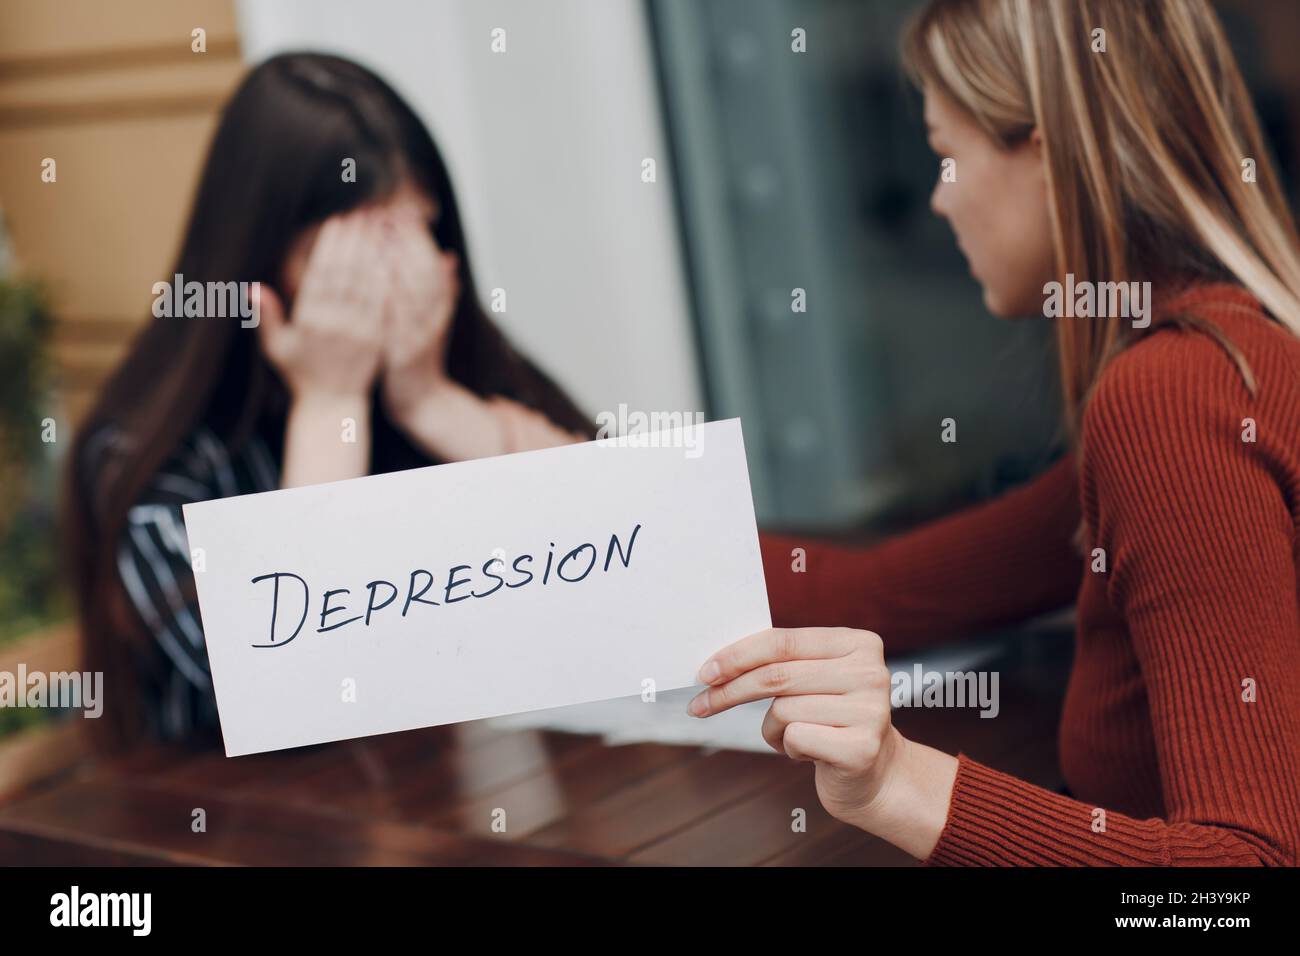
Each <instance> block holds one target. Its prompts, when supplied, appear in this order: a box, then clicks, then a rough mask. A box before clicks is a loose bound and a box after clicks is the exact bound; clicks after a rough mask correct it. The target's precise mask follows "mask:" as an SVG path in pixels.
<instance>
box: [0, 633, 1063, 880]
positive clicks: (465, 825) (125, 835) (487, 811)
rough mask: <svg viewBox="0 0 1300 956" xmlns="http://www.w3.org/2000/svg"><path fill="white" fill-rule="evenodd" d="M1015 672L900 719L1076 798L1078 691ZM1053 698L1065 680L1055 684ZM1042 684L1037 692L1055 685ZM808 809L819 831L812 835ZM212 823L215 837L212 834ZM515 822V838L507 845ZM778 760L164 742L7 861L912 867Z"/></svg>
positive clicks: (414, 736)
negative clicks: (1064, 720) (796, 823)
mask: <svg viewBox="0 0 1300 956" xmlns="http://www.w3.org/2000/svg"><path fill="white" fill-rule="evenodd" d="M994 666H995V667H997V669H999V670H1000V672H1001V713H1000V715H999V716H998V717H997V718H996V719H991V720H990V719H981V718H980V717H979V714H978V712H977V711H975V710H910V709H909V710H896V711H895V720H896V723H897V724H898V726H899V728H900V730H902V732H903V733H904V734H906V735H907V736H909V737H911V738H913V739H916V740H920V741H922V742H924V743H929V744H932V745H934V746H937V747H940V748H942V749H944V750H946V751H948V752H950V753H956V752H958V751H959V750H961V751H965V752H966V753H968V754H970V755H971V756H972V757H974V758H975V759H978V760H982V761H984V762H986V763H989V764H991V765H993V766H995V767H998V768H999V769H1004V770H1007V771H1009V772H1012V773H1016V774H1018V775H1021V776H1023V777H1026V778H1027V779H1030V780H1032V781H1033V782H1035V783H1038V784H1041V785H1044V786H1048V787H1052V788H1057V787H1059V786H1060V783H1061V781H1060V778H1059V772H1058V770H1057V763H1056V746H1055V734H1056V727H1057V717H1058V712H1059V704H1060V701H1059V696H1058V695H1057V694H1056V693H1055V692H1044V691H1043V690H1042V689H1041V688H1042V685H1043V683H1044V682H1043V681H1042V680H1041V675H1040V674H1038V673H1037V668H1038V667H1039V665H1038V664H1035V663H1031V662H1029V661H1026V660H1025V659H1023V656H1021V657H1018V658H1016V659H1014V660H1011V661H1010V662H1003V663H1002V664H1000V665H994ZM1048 683H1049V684H1050V682H1048ZM1036 688H1037V689H1036ZM796 808H802V809H803V810H805V811H806V813H807V817H806V821H807V822H806V831H805V832H796V831H795V829H794V828H792V826H791V823H792V813H793V811H795V810H796ZM196 809H201V810H202V811H204V814H205V815H206V832H199V833H196V832H193V830H192V821H193V819H194V817H195V811H196ZM500 811H504V822H505V829H504V832H495V831H494V830H493V822H494V820H499V819H500V817H501V813H500ZM913 862H914V861H912V860H911V858H910V857H907V856H906V855H905V854H903V853H902V852H900V851H898V850H896V849H895V848H893V847H892V846H890V845H889V844H886V843H884V842H883V841H881V840H878V839H876V838H874V837H871V836H868V835H867V834H865V833H863V832H862V831H859V830H856V829H854V828H852V827H848V826H845V825H843V824H841V823H838V822H837V821H835V820H834V819H832V818H831V817H829V816H828V815H827V814H826V813H825V812H824V811H823V810H822V809H821V805H820V804H819V803H818V800H817V795H816V791H815V788H814V785H813V768H812V766H811V765H809V764H797V763H794V762H792V761H790V760H787V759H785V758H784V757H781V756H778V755H776V754H760V753H748V752H740V751H727V750H717V751H711V752H710V751H705V750H702V749H700V748H697V747H680V746H670V745H666V744H628V745H623V746H607V745H605V744H604V743H603V742H602V741H601V739H600V738H599V737H593V736H585V735H578V734H569V733H559V732H554V731H537V730H510V731H503V730H499V729H495V728H493V727H490V726H488V725H487V724H486V723H484V722H482V721H479V722H473V723H466V724H459V725H453V726H447V727H435V728H430V729H426V730H417V731H409V732H406V733H400V734H390V735H386V736H382V737H371V738H365V739H361V740H353V741H346V742H342V743H337V744H328V745H322V746H318V747H310V748H302V749H298V750H293V751H282V752H279V753H273V754H263V755H257V756H249V757H237V758H234V759H228V758H226V757H225V756H224V755H223V754H222V753H220V752H219V751H213V750H211V749H206V750H203V749H193V748H180V747H153V748H146V749H141V750H139V751H136V752H134V753H131V754H129V755H127V756H125V757H119V758H116V759H113V760H95V761H90V762H87V763H85V764H83V765H82V766H80V767H78V768H77V769H75V770H74V771H72V772H70V773H68V774H65V775H63V776H62V777H61V778H59V779H56V780H54V781H52V782H49V783H48V784H47V785H46V786H44V787H43V788H41V789H39V790H37V791H35V792H31V793H27V794H24V795H22V796H21V797H19V798H17V799H15V800H12V801H10V802H8V803H7V804H4V805H2V806H0V863H4V864H16V863H30V864H64V865H100V864H127V865H130V864H158V863H174V864H200V865H203V864H206V865H221V864H254V865H260V864H279V865H313V866H314V865H336V864H337V865H458V864H488V865H556V864H558V865H588V864H607V863H634V864H641V863H644V864H682V865H747V864H764V865H909V864H912V863H913Z"/></svg>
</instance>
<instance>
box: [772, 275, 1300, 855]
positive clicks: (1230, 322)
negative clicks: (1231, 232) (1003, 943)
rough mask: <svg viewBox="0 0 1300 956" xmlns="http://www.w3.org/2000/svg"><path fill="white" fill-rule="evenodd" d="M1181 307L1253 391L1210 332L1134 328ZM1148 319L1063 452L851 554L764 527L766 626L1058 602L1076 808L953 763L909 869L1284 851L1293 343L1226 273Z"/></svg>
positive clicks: (876, 626) (1288, 828)
mask: <svg viewBox="0 0 1300 956" xmlns="http://www.w3.org/2000/svg"><path fill="white" fill-rule="evenodd" d="M1189 313H1190V314H1191V315H1194V316H1197V317H1200V318H1203V319H1205V320H1208V321H1210V322H1213V323H1214V324H1215V325H1217V326H1218V327H1219V328H1220V329H1221V330H1222V331H1223V333H1224V334H1225V335H1226V336H1227V337H1228V338H1229V339H1230V340H1231V341H1232V342H1233V343H1234V344H1235V345H1236V346H1237V347H1238V348H1239V349H1240V350H1241V351H1242V353H1244V355H1245V357H1246V359H1247V362H1248V363H1249V367H1250V369H1251V371H1253V373H1254V375H1255V377H1256V380H1257V383H1258V390H1257V394H1256V396H1255V397H1254V398H1252V397H1251V395H1250V394H1249V392H1248V391H1247V389H1246V387H1245V385H1244V383H1243V379H1242V378H1241V376H1240V375H1239V373H1238V372H1237V370H1236V367H1235V366H1234V364H1233V363H1232V361H1231V360H1230V358H1229V357H1228V354H1227V353H1226V352H1225V351H1224V350H1223V349H1222V348H1221V347H1220V345H1219V344H1217V343H1216V342H1215V341H1214V339H1213V338H1212V337H1211V336H1210V335H1208V334H1206V333H1204V332H1201V331H1187V330H1186V329H1183V328H1175V327H1168V326H1166V327H1164V328H1156V325H1158V324H1159V320H1160V319H1161V318H1162V317H1166V316H1171V315H1175V314H1183V315H1186V314H1189ZM1156 318H1157V321H1156V322H1155V323H1153V327H1152V330H1151V331H1150V332H1149V333H1148V334H1147V335H1145V336H1144V337H1143V338H1142V339H1141V340H1140V341H1139V342H1137V343H1136V344H1134V345H1133V346H1131V347H1130V348H1128V349H1127V350H1126V351H1125V352H1123V353H1122V354H1120V355H1119V356H1118V357H1117V358H1116V359H1115V360H1114V361H1113V362H1111V363H1110V364H1109V365H1108V366H1107V367H1106V369H1105V370H1104V372H1103V373H1102V376H1101V379H1100V381H1099V382H1098V384H1097V387H1096V389H1095V391H1094V393H1093V396H1092V398H1091V400H1090V402H1089V403H1088V407H1087V410H1086V412H1085V415H1084V420H1083V426H1082V434H1081V441H1080V444H1079V452H1078V457H1077V460H1075V459H1067V460H1066V461H1063V462H1062V463H1060V464H1059V465H1057V466H1056V467H1055V468H1053V469H1051V470H1050V471H1048V472H1047V473H1045V474H1044V475H1042V476H1041V477H1039V478H1038V479H1037V480H1036V481H1034V482H1032V483H1031V484H1029V485H1026V486H1024V487H1022V488H1020V489H1018V490H1016V491H1013V492H1011V493H1010V494H1007V495H1005V496H1004V497H1002V498H1000V499H998V500H996V501H993V502H991V503H988V504H985V505H982V506H980V507H977V508H974V509H971V510H969V511H966V512H963V513H960V514H958V515H955V516H953V517H950V518H947V519H945V520H942V521H939V522H937V523H935V524H931V525H928V526H926V527H923V528H921V529H919V530H917V531H914V532H911V533H909V534H906V535H903V536H901V537H899V538H896V539H894V540H892V541H889V542H887V543H885V544H883V545H881V546H879V547H875V548H871V549H867V550H853V549H848V548H843V547H835V546H829V545H818V544H816V543H815V542H809V541H808V540H807V539H804V538H798V537H793V536H788V535H764V536H763V538H762V547H763V557H764V565H765V570H766V573H767V582H768V590H769V595H770V598H771V604H772V617H773V620H774V622H775V623H776V624H777V625H778V626H807V625H842V626H853V627H861V628H868V629H870V630H873V631H876V632H877V633H879V634H880V635H881V636H882V637H883V638H884V641H885V647H886V651H887V652H889V653H894V654H896V653H899V652H906V651H910V650H913V649H915V648H917V647H919V646H921V645H922V644H924V643H925V642H926V640H927V639H928V638H929V637H931V636H941V635H944V634H948V635H951V634H953V633H955V632H960V631H962V630H966V631H970V630H973V629H977V628H981V627H991V626H994V625H998V624H1004V623H1009V622H1012V621H1015V620H1019V619H1023V618H1025V617H1028V616H1032V615H1033V614H1036V613H1040V612H1044V611H1048V610H1052V609H1055V608H1059V607H1062V606H1065V605H1067V604H1069V603H1070V602H1071V601H1072V600H1077V617H1078V629H1077V634H1076V638H1075V660H1074V665H1073V670H1072V672H1071V676H1070V683H1069V688H1068V691H1067V693H1066V698H1065V704H1064V708H1063V712H1062V720H1061V727H1060V737H1059V744H1060V756H1061V763H1062V771H1063V775H1064V777H1065V779H1066V781H1067V783H1068V784H1069V787H1070V790H1071V792H1072V793H1073V794H1074V795H1075V797H1076V798H1077V799H1070V798H1068V797H1065V796H1062V795H1060V794H1057V793H1053V792H1051V791H1048V790H1045V789H1043V788H1041V787H1036V786H1033V785H1031V784H1028V783H1026V782H1024V781H1022V780H1019V779H1017V778H1015V777H1012V776H1010V775H1008V774H1005V773H1002V772H1000V771H998V770H995V769H993V768H992V767H988V766H985V765H983V764H981V763H979V762H977V761H974V760H972V759H970V758H969V757H967V756H966V755H965V754H958V771H957V779H956V785H955V787H954V790H953V794H952V803H951V805H950V807H949V811H948V820H947V823H946V825H945V826H944V828H943V832H942V834H941V836H940V838H939V843H938V845H937V846H936V847H935V849H934V851H933V853H932V854H931V855H930V857H929V859H928V860H927V861H926V862H927V863H931V864H994V865H1015V864H1049V865H1069V864H1136V865H1143V864H1147V865H1162V864H1194V865H1195V864H1201V865H1240V864H1261V863H1262V864H1284V865H1295V864H1296V863H1297V858H1298V855H1300V689H1297V681H1300V585H1298V582H1300V338H1296V337H1295V336H1293V335H1291V334H1290V333H1288V332H1287V331H1286V330H1284V329H1283V328H1281V327H1280V326H1279V325H1277V324H1276V323H1274V322H1271V321H1270V320H1268V319H1267V318H1266V317H1265V316H1264V314H1263V312H1262V310H1261V309H1260V307H1259V305H1258V303H1257V302H1256V301H1255V300H1254V299H1253V298H1252V297H1251V296H1250V295H1248V294H1247V293H1245V292H1244V291H1242V290H1240V289H1238V288H1235V287H1232V286H1226V285H1213V286H1207V285H1202V286H1197V287H1193V288H1191V289H1190V290H1186V291H1184V292H1181V293H1179V294H1177V295H1175V296H1173V297H1171V298H1169V299H1168V300H1167V302H1166V303H1165V304H1164V305H1162V306H1159V311H1158V313H1157V317H1156ZM1062 321H1087V320H1085V319H1067V320H1062ZM1244 419H1251V420H1253V422H1254V432H1253V438H1254V441H1253V442H1251V441H1246V440H1244V438H1250V437H1252V436H1251V434H1250V433H1249V432H1247V429H1249V428H1250V423H1249V422H1246V423H1245V424H1243V420H1244ZM1243 434H1244V437H1243ZM1076 465H1077V467H1076ZM1080 517H1082V519H1083V522H1084V529H1085V538H1086V552H1087V555H1088V561H1086V562H1085V561H1084V560H1083V558H1082V557H1081V556H1080V553H1079V551H1078V549H1077V548H1076V547H1074V546H1073V545H1072V544H1071V538H1072V535H1073V533H1074V531H1075V529H1076V528H1077V527H1078V524H1079V520H1080ZM795 547H802V548H804V549H805V550H806V552H807V559H806V568H807V570H806V571H804V572H802V573H796V572H794V571H792V561H791V550H792V549H793V548H795ZM1095 548H1101V549H1104V552H1105V559H1106V560H1105V571H1104V572H1101V571H1097V572H1094V571H1093V570H1092V568H1091V566H1092V563H1093V562H1092V555H1093V549H1095ZM1080 581H1082V584H1080ZM1247 682H1253V683H1250V684H1248V683H1247ZM1248 686H1253V688H1254V694H1255V699H1254V701H1253V702H1247V701H1245V700H1244V699H1243V696H1246V695H1247V691H1246V688H1247V687H1248ZM1095 809H1103V810H1104V811H1105V817H1104V825H1105V829H1104V831H1099V832H1095V831H1094V825H1095V824H1094V819H1095V818H1094V810H1095Z"/></svg>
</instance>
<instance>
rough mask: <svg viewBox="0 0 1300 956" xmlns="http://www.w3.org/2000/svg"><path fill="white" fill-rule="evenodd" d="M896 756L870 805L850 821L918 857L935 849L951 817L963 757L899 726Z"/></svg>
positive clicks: (920, 857) (894, 732) (895, 730)
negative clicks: (915, 738) (910, 736)
mask: <svg viewBox="0 0 1300 956" xmlns="http://www.w3.org/2000/svg"><path fill="white" fill-rule="evenodd" d="M890 733H891V734H893V735H895V737H896V740H895V746H894V747H893V752H894V758H893V760H892V761H891V763H890V766H889V768H888V769H887V770H886V772H885V777H884V779H883V780H882V781H881V784H880V788H879V790H878V791H877V792H876V795H875V797H874V798H873V799H872V800H871V802H870V803H869V804H867V805H866V806H864V807H863V808H862V809H861V810H859V811H856V812H855V813H853V814H851V815H850V818H848V819H846V820H845V821H844V822H846V823H851V824H852V825H854V826H856V827H859V828H861V829H863V830H866V831H867V832H868V833H871V834H874V835H875V836H878V837H880V838H881V839H882V840H888V841H889V842H890V843H892V844H894V845H895V846H897V847H899V848H900V849H902V850H905V851H907V852H908V853H910V854H911V855H912V856H914V857H916V858H917V859H918V860H924V859H925V858H926V857H928V856H929V855H930V854H931V852H933V850H934V848H935V845H936V844H937V843H938V842H939V837H940V835H941V834H942V833H943V828H944V826H945V825H946V824H947V822H948V807H949V804H950V803H951V802H952V791H953V785H954V783H955V782H956V779H957V758H956V757H954V756H952V755H951V754H946V753H944V752H943V751H941V750H936V749H935V748H933V747H928V746H926V745H925V744H920V743H917V742H916V741H913V740H908V739H907V738H906V737H904V736H903V735H902V734H901V733H899V732H898V730H897V729H896V728H894V727H891V728H890Z"/></svg>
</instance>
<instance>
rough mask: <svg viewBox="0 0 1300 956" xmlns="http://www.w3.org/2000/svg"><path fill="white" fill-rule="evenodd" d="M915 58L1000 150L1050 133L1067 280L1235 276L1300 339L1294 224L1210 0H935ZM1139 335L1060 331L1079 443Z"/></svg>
mask: <svg viewBox="0 0 1300 956" xmlns="http://www.w3.org/2000/svg"><path fill="white" fill-rule="evenodd" d="M1098 30H1100V31H1103V32H1101V33H1098V32H1096V31H1098ZM1103 44H1104V52H1102V51H1101V50H1102V45H1103ZM902 50H903V62H904V66H905V68H906V69H907V71H908V73H909V74H910V75H911V77H912V78H913V80H914V81H915V82H916V83H917V84H918V85H919V86H921V87H922V88H933V89H935V90H937V91H938V92H939V93H941V94H942V95H944V96H946V97H947V98H948V99H949V100H951V101H952V102H953V103H955V104H957V105H958V106H959V107H961V108H962V109H964V110H966V111H967V112H968V113H969V114H970V115H971V116H972V117H973V118H974V119H975V120H976V121H977V122H978V123H979V124H980V125H981V126H982V127H983V129H984V130H985V131H986V132H987V133H989V134H990V135H991V136H992V137H993V139H994V141H995V142H997V143H998V144H1000V145H1001V146H1003V147H1007V148H1009V147H1012V146H1014V145H1016V144H1017V143H1019V142H1021V141H1023V139H1024V138H1025V137H1027V136H1028V135H1029V133H1030V132H1031V131H1032V130H1034V129H1038V130H1039V132H1040V134H1041V136H1042V139H1043V148H1044V162H1045V167H1046V174H1047V182H1048V195H1049V202H1050V211H1051V219H1052V230H1053V244H1054V247H1055V257H1056V270H1057V272H1058V279H1060V280H1061V281H1064V278H1065V275H1066V274H1067V273H1073V274H1074V276H1075V280H1076V282H1078V281H1084V280H1087V281H1092V282H1107V281H1110V282H1113V281H1122V282H1130V281H1144V280H1145V281H1151V282H1152V285H1153V287H1155V286H1159V285H1160V284H1161V283H1173V282H1177V281H1180V280H1183V279H1189V278H1195V277H1202V278H1211V279H1223V280H1228V281H1235V282H1238V283H1240V284H1241V285H1242V286H1244V287H1245V288H1246V289H1247V290H1248V291H1249V292H1251V293H1252V294H1253V295H1254V296H1255V297H1256V298H1257V299H1258V300H1259V301H1260V303H1261V304H1262V305H1263V306H1264V308H1265V309H1266V310H1267V311H1268V312H1269V313H1270V315H1271V317H1272V318H1273V319H1274V320H1276V321H1277V322H1279V323H1281V324H1282V325H1284V326H1286V327H1287V328H1289V329H1290V330H1291V331H1292V332H1294V333H1296V334H1297V335H1300V241H1298V240H1297V236H1296V227H1295V222H1294V220H1293V219H1292V217H1291V213H1290V210H1289V209H1288V207H1287V202H1286V198H1285V195H1284V193H1283V192H1282V189H1281V187H1280V186H1279V183H1278V178H1277V174H1276V173H1275V171H1274V169H1273V164H1272V162H1271V160H1270V159H1269V156H1268V152H1267V148H1266V146H1265V143H1264V139H1263V136H1262V135H1261V134H1260V129H1259V122H1258V120H1257V119H1256V117H1255V110H1254V107H1253V106H1252V104H1251V101H1250V97H1249V95H1248V94H1247V92H1246V87H1245V84H1244V83H1243V81H1242V78H1241V73H1240V71H1239V70H1238V68H1237V64H1236V61H1235V59H1234V58H1233V55H1232V50H1231V49H1230V48H1229V46H1228V43H1227V40H1226V39H1225V37H1224V35H1223V30H1222V27H1221V26H1220V24H1219V20H1218V17H1217V16H1216V15H1215V13H1214V11H1213V10H1212V9H1211V7H1210V5H1209V3H1208V2H1207V0H1141V2H1135V0H931V2H930V3H929V4H928V5H927V6H925V7H924V8H923V9H922V10H921V11H920V13H919V14H918V15H917V16H916V17H915V18H914V19H913V20H912V21H911V22H910V24H909V25H908V27H907V29H906V31H905V33H904V36H903V46H902ZM1248 160H1250V161H1253V165H1254V172H1255V177H1254V179H1255V181H1254V182H1248V181H1246V180H1247V177H1246V176H1245V175H1243V169H1245V168H1246V167H1247V166H1248V165H1249V164H1248V163H1247V161H1248ZM1194 324H1198V325H1200V324H1202V323H1199V322H1195V323H1194ZM1207 331H1210V332H1211V334H1214V335H1215V337H1216V339H1217V340H1218V341H1219V342H1220V344H1221V345H1223V346H1224V348H1225V349H1227V350H1228V351H1229V353H1230V354H1231V355H1232V356H1233V358H1234V359H1235V360H1236V361H1237V362H1238V367H1239V368H1241V370H1242V373H1243V376H1244V377H1245V380H1246V384H1247V387H1248V388H1250V389H1251V390H1252V391H1253V389H1254V383H1253V378H1252V376H1251V373H1250V370H1249V368H1248V367H1247V366H1246V365H1245V361H1244V359H1243V358H1242V357H1241V355H1240V353H1239V352H1237V351H1236V349H1235V348H1234V347H1233V345H1232V343H1231V342H1228V341H1227V340H1226V339H1225V338H1223V336H1222V334H1221V333H1219V332H1218V330H1217V329H1214V328H1213V327H1210V328H1208V329H1207ZM1135 334H1138V333H1135V332H1134V331H1133V329H1132V327H1131V324H1129V323H1126V322H1123V321H1121V320H1119V319H1116V318H1112V319H1109V320H1097V321H1092V322H1061V323H1058V325H1057V344H1058V352H1059V358H1060V367H1061V386H1062V389H1063V392H1064V399H1065V410H1066V419H1067V422H1068V424H1069V425H1070V426H1071V430H1072V431H1076V432H1077V427H1078V423H1079V420H1080V417H1081V415H1082V410H1083V406H1084V404H1085V403H1086V400H1087V396H1088V394H1089V391H1090V389H1091V387H1092V385H1093V384H1094V383H1095V382H1096V380H1097V377H1098V376H1099V374H1100V372H1101V369H1102V368H1103V366H1104V365H1105V363H1106V362H1107V361H1108V360H1109V359H1110V358H1111V357H1112V356H1113V355H1114V354H1115V353H1116V352H1118V351H1120V350H1121V349H1122V348H1124V347H1125V345H1127V344H1128V343H1129V342H1130V341H1131V340H1132V337H1133V336H1134V335H1135Z"/></svg>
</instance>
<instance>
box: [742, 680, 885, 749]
mask: <svg viewBox="0 0 1300 956" xmlns="http://www.w3.org/2000/svg"><path fill="white" fill-rule="evenodd" d="M860 709H861V708H860V707H859V706H858V705H857V704H856V703H855V702H854V701H853V699H852V698H850V697H848V696H846V695H844V694H806V695H804V696H802V697H778V698H776V700H774V701H772V706H770V707H768V708H767V713H766V714H765V715H764V716H763V727H762V733H763V739H764V740H765V741H767V745H768V746H769V747H771V748H772V749H773V750H775V751H776V752H777V753H782V754H783V753H785V752H786V751H785V744H784V743H783V742H782V741H783V740H784V738H785V729H786V727H788V726H789V725H790V724H792V723H795V722H799V723H808V724H825V725H826V726H828V727H848V726H850V725H851V724H852V722H853V719H854V717H855V716H856V715H857V714H858V712H859V710H860Z"/></svg>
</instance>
